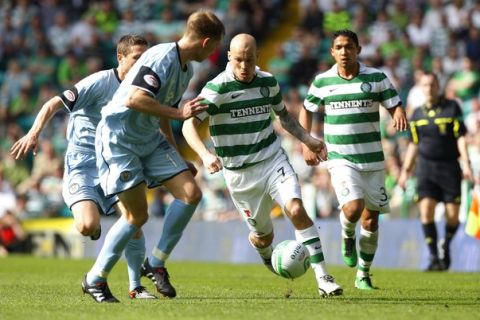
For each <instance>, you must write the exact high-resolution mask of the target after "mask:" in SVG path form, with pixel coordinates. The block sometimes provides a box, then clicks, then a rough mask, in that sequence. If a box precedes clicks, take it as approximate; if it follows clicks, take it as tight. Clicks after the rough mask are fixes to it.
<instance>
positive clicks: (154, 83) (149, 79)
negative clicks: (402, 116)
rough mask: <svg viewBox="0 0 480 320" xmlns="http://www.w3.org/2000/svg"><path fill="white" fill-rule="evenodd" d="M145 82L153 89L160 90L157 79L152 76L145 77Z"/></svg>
mask: <svg viewBox="0 0 480 320" xmlns="http://www.w3.org/2000/svg"><path fill="white" fill-rule="evenodd" d="M143 80H145V82H146V83H147V84H148V85H149V86H151V87H153V88H158V86H159V84H158V81H157V79H155V77H154V76H152V75H151V74H146V75H144V76H143Z"/></svg>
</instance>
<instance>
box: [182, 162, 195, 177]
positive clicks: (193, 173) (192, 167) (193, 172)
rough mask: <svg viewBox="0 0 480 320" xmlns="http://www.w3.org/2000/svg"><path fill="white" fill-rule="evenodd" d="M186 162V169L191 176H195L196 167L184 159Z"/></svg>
mask: <svg viewBox="0 0 480 320" xmlns="http://www.w3.org/2000/svg"><path fill="white" fill-rule="evenodd" d="M185 162H186V163H187V167H188V170H190V172H191V173H192V176H194V177H195V176H196V175H197V173H198V170H197V168H195V165H194V164H193V163H191V162H190V161H185Z"/></svg>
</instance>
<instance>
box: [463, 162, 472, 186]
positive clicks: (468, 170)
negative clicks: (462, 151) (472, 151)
mask: <svg viewBox="0 0 480 320" xmlns="http://www.w3.org/2000/svg"><path fill="white" fill-rule="evenodd" d="M462 173H463V178H464V179H465V180H468V181H470V182H473V180H474V179H473V172H472V167H471V166H470V163H465V164H464V165H463V166H462Z"/></svg>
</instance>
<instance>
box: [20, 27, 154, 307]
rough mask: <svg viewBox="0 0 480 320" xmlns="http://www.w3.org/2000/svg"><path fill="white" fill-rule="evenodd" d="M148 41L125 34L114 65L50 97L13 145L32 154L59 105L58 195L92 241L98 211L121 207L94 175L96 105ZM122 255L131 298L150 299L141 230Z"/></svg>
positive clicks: (22, 153) (98, 108)
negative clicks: (62, 131)
mask: <svg viewBox="0 0 480 320" xmlns="http://www.w3.org/2000/svg"><path fill="white" fill-rule="evenodd" d="M147 47H148V43H147V41H146V40H145V39H144V38H142V37H139V36H135V35H127V36H124V37H122V38H121V39H120V40H119V42H118V44H117V59H118V62H119V66H118V68H115V69H110V70H102V71H98V72H96V73H94V74H92V75H90V76H88V77H86V78H84V79H82V80H81V81H79V82H78V83H77V84H75V85H74V86H73V87H72V88H70V89H68V90H65V91H64V92H63V93H62V94H60V95H58V96H55V97H53V98H51V99H50V100H49V101H47V102H46V103H45V104H44V105H43V107H42V108H41V110H40V112H39V114H38V116H37V117H36V119H35V122H34V124H33V126H32V128H31V129H30V131H29V132H28V134H27V135H26V136H25V137H23V138H21V139H20V140H19V141H17V142H16V143H15V144H14V145H13V146H12V150H11V152H12V154H13V155H14V156H15V157H16V158H17V159H18V158H20V157H23V156H25V155H26V154H27V153H28V151H29V150H33V152H34V154H35V153H36V148H37V143H38V137H39V135H40V132H41V130H42V129H43V128H44V127H45V125H46V123H47V122H48V121H49V120H50V118H51V117H52V116H53V115H54V114H55V113H56V112H57V111H58V110H60V109H61V108H62V106H64V107H65V108H66V109H67V112H68V113H69V122H68V127H67V140H68V147H67V151H66V154H65V170H64V183H63V197H64V200H65V203H66V204H67V205H68V207H69V208H70V209H71V210H72V212H73V216H74V219H75V225H76V228H77V229H78V230H79V232H80V233H82V234H83V235H85V236H90V238H91V239H92V240H97V239H98V238H99V237H100V232H101V228H100V213H103V214H106V215H109V214H112V213H114V212H115V211H117V210H118V211H121V210H122V207H121V206H119V205H116V204H117V202H118V198H117V197H110V198H106V197H105V195H104V193H103V191H102V189H101V187H100V185H99V179H98V170H97V167H96V154H95V134H96V128H97V126H98V123H99V121H100V119H101V113H100V112H101V109H102V108H103V106H105V105H106V104H107V103H108V101H110V99H111V98H112V96H113V95H114V93H115V91H116V90H117V89H118V87H119V85H120V83H121V81H122V79H123V78H124V77H125V75H126V73H127V72H128V70H129V69H130V68H131V67H132V65H133V64H134V63H135V61H136V60H137V59H138V58H139V57H140V56H141V55H142V53H143V52H144V51H145V50H146V49H147ZM125 255H126V257H127V263H128V268H129V269H128V270H129V278H130V292H129V295H130V297H131V298H140V299H142V298H143V299H145V298H147V299H152V298H155V296H154V295H152V294H150V293H149V292H148V291H147V290H146V289H145V288H144V287H143V286H141V283H140V278H141V273H140V266H141V264H142V262H143V259H144V256H145V239H144V237H143V233H142V232H141V230H140V231H139V232H138V233H137V234H136V237H134V238H132V239H131V241H130V242H129V245H128V250H127V251H126V253H125Z"/></svg>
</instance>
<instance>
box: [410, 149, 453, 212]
mask: <svg viewBox="0 0 480 320" xmlns="http://www.w3.org/2000/svg"><path fill="white" fill-rule="evenodd" d="M416 176H417V194H418V199H419V200H420V199H422V198H433V199H435V200H437V201H439V202H444V203H458V204H459V203H460V200H461V194H462V187H461V184H462V170H461V168H460V164H459V163H458V161H457V160H455V161H432V160H427V159H424V158H422V157H419V158H418V163H417V169H416Z"/></svg>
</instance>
